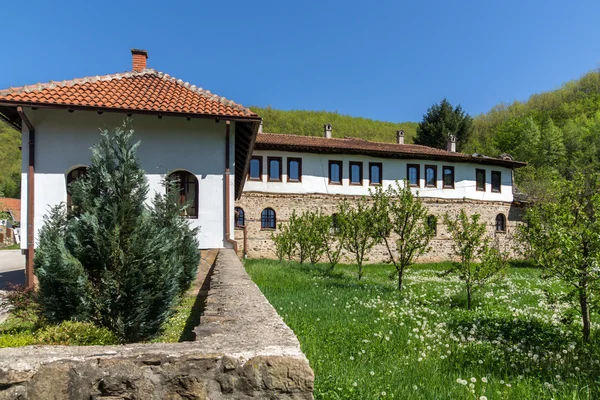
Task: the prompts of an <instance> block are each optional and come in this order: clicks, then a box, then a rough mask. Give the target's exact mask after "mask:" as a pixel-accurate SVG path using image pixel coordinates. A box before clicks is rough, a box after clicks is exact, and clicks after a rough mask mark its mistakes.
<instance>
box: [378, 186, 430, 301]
mask: <svg viewBox="0 0 600 400" xmlns="http://www.w3.org/2000/svg"><path fill="white" fill-rule="evenodd" d="M372 196H373V218H374V222H375V229H374V231H375V232H376V233H377V235H378V237H379V239H380V240H381V241H383V242H384V243H385V246H386V248H387V251H388V254H389V256H390V262H391V263H392V264H394V267H396V271H397V272H398V290H402V281H403V277H404V272H405V271H406V270H407V269H408V268H410V266H411V265H412V264H413V263H414V262H415V260H416V259H417V258H418V257H419V256H420V255H422V254H423V253H424V252H426V251H427V250H428V249H429V242H430V240H431V238H432V236H433V231H432V230H431V229H429V228H428V227H427V208H426V207H425V206H424V205H423V203H422V202H421V199H420V198H419V196H418V194H417V195H416V196H415V195H413V193H412V191H411V189H410V186H409V185H408V182H406V181H405V182H404V185H400V183H399V182H398V181H396V185H395V186H388V188H387V189H386V190H383V189H382V188H381V187H378V188H376V189H375V190H374V191H373V192H372ZM390 234H395V236H396V237H397V238H396V239H395V240H393V239H391V237H390Z"/></svg>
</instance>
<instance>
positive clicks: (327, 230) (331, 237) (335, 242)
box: [315, 214, 345, 271]
mask: <svg viewBox="0 0 600 400" xmlns="http://www.w3.org/2000/svg"><path fill="white" fill-rule="evenodd" d="M315 227H316V231H317V235H318V236H319V237H320V243H321V246H322V247H323V249H324V251H325V256H326V257H327V261H328V263H329V270H330V271H333V269H334V268H335V266H336V265H337V264H338V263H339V262H340V258H341V256H342V249H343V247H344V242H345V236H344V232H342V231H341V229H340V226H339V216H338V214H333V215H324V214H319V218H317V219H316V220H315Z"/></svg>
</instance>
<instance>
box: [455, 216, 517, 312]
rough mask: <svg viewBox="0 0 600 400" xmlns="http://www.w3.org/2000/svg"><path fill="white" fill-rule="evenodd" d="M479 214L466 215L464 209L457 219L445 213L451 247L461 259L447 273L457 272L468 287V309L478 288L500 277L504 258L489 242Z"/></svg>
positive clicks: (489, 238) (504, 266)
mask: <svg viewBox="0 0 600 400" xmlns="http://www.w3.org/2000/svg"><path fill="white" fill-rule="evenodd" d="M479 219H480V215H479V214H473V215H471V216H470V217H469V216H467V214H466V213H465V211H464V210H460V213H459V214H458V216H457V217H456V218H451V217H450V216H449V215H448V214H446V215H444V223H445V225H446V229H447V230H448V233H449V234H450V236H451V238H452V241H453V243H452V249H453V251H454V254H455V255H456V256H457V257H458V258H459V259H460V261H459V262H454V263H453V264H452V267H451V268H450V269H448V270H447V271H446V273H457V274H458V277H459V279H460V280H461V281H463V283H464V285H465V288H466V290H467V309H469V310H470V309H471V303H472V295H473V292H475V291H476V290H477V289H480V288H481V287H483V286H485V285H486V284H488V283H490V282H492V281H494V280H496V279H499V278H501V277H502V276H503V274H504V272H505V271H506V267H507V257H506V255H505V254H503V253H501V252H500V250H499V249H498V248H497V246H492V245H491V241H492V240H491V237H490V236H488V235H487V234H486V226H485V223H483V222H479Z"/></svg>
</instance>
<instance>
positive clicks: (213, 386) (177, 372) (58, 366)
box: [0, 250, 314, 400]
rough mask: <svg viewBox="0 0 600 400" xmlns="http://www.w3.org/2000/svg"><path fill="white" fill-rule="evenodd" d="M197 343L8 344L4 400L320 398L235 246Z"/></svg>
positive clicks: (217, 277)
mask: <svg viewBox="0 0 600 400" xmlns="http://www.w3.org/2000/svg"><path fill="white" fill-rule="evenodd" d="M196 333H197V335H198V337H197V341H195V342H187V343H173V344H167V343H156V344H132V345H125V346H89V347H80V346H28V347H22V348H9V349H0V400H5V399H23V400H25V399H27V400H38V399H55V400H63V399H64V400H67V399H69V400H80V399H92V400H101V399H103V400H118V399H120V400H125V399H127V400H134V399H135V400H137V399H140V400H151V399H157V400H158V399H168V400H181V399H187V400H189V399H198V400H200V399H214V400H219V399H231V400H234V399H235V400H238V399H239V400H241V399H294V400H295V399H298V400H305V399H312V398H313V395H312V390H313V382H314V374H313V372H312V370H311V368H310V366H309V364H308V360H307V359H306V357H305V356H304V355H303V354H302V352H301V350H300V345H299V343H298V340H297V339H296V337H295V336H294V333H293V332H292V331H291V330H290V328H288V327H287V325H285V323H284V322H283V321H282V320H281V318H280V317H279V316H278V315H277V312H276V311H275V309H274V308H273V307H272V306H271V305H270V304H269V302H268V301H267V300H266V298H265V297H264V296H263V295H262V293H261V292H260V290H259V289H258V287H257V286H256V285H255V284H254V283H253V282H252V281H251V279H250V277H249V276H248V274H247V273H246V272H245V270H244V267H243V266H242V264H241V263H240V261H239V260H238V259H237V257H236V255H235V254H234V253H233V251H232V250H221V251H220V252H219V255H218V257H217V261H216V264H215V266H214V270H213V275H212V280H211V286H210V289H209V292H208V296H207V299H206V308H205V313H204V314H203V316H202V318H201V323H200V326H199V327H197V328H196Z"/></svg>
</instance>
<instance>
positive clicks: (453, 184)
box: [442, 165, 456, 189]
mask: <svg viewBox="0 0 600 400" xmlns="http://www.w3.org/2000/svg"><path fill="white" fill-rule="evenodd" d="M446 169H449V170H451V171H452V186H450V185H446V180H445V179H444V177H445V176H446V174H444V170H446ZM455 186H456V170H455V169H454V166H452V165H444V166H443V167H442V188H444V189H454V188H455Z"/></svg>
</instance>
